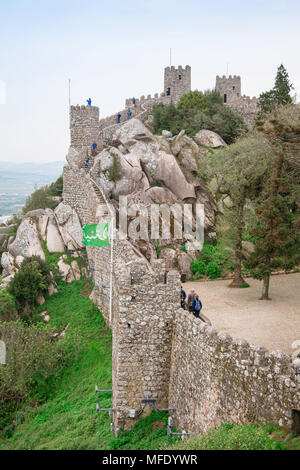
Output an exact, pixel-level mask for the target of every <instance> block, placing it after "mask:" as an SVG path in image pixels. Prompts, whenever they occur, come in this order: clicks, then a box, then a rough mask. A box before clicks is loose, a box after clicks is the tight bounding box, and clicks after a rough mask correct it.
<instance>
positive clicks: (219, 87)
mask: <svg viewBox="0 0 300 470" xmlns="http://www.w3.org/2000/svg"><path fill="white" fill-rule="evenodd" d="M216 91H218V92H219V93H220V95H221V96H222V97H223V99H224V103H228V104H230V103H232V102H234V101H236V100H238V99H239V98H240V97H241V77H240V76H237V75H234V76H233V77H232V76H231V75H229V77H226V76H225V75H223V77H219V76H217V78H216Z"/></svg>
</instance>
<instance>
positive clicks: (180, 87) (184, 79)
mask: <svg viewBox="0 0 300 470" xmlns="http://www.w3.org/2000/svg"><path fill="white" fill-rule="evenodd" d="M189 91H191V67H190V66H189V65H187V66H186V67H185V68H183V67H182V66H181V65H179V67H178V68H175V67H174V66H172V67H166V68H165V79H164V93H165V94H166V95H167V96H170V97H171V100H172V101H173V102H174V103H177V102H178V101H179V99H180V97H181V96H182V95H184V93H187V92H189Z"/></svg>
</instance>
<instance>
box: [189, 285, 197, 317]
mask: <svg viewBox="0 0 300 470" xmlns="http://www.w3.org/2000/svg"><path fill="white" fill-rule="evenodd" d="M195 297H196V292H195V290H194V289H192V290H191V292H190V294H189V296H188V301H187V303H188V306H189V312H192V311H193V310H192V307H193V300H194V299H195Z"/></svg>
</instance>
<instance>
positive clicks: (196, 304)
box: [192, 295, 202, 318]
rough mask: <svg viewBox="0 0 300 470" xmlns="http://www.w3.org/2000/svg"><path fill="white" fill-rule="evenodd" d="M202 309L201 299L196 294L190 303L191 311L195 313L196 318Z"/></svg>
mask: <svg viewBox="0 0 300 470" xmlns="http://www.w3.org/2000/svg"><path fill="white" fill-rule="evenodd" d="M201 309H202V303H201V300H200V299H199V296H198V295H196V297H195V298H194V300H193V304H192V312H193V314H194V315H195V317H196V318H200V312H201Z"/></svg>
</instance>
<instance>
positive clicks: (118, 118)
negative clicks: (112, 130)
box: [117, 113, 121, 124]
mask: <svg viewBox="0 0 300 470" xmlns="http://www.w3.org/2000/svg"><path fill="white" fill-rule="evenodd" d="M120 122H121V114H120V113H118V116H117V123H118V124H120Z"/></svg>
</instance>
